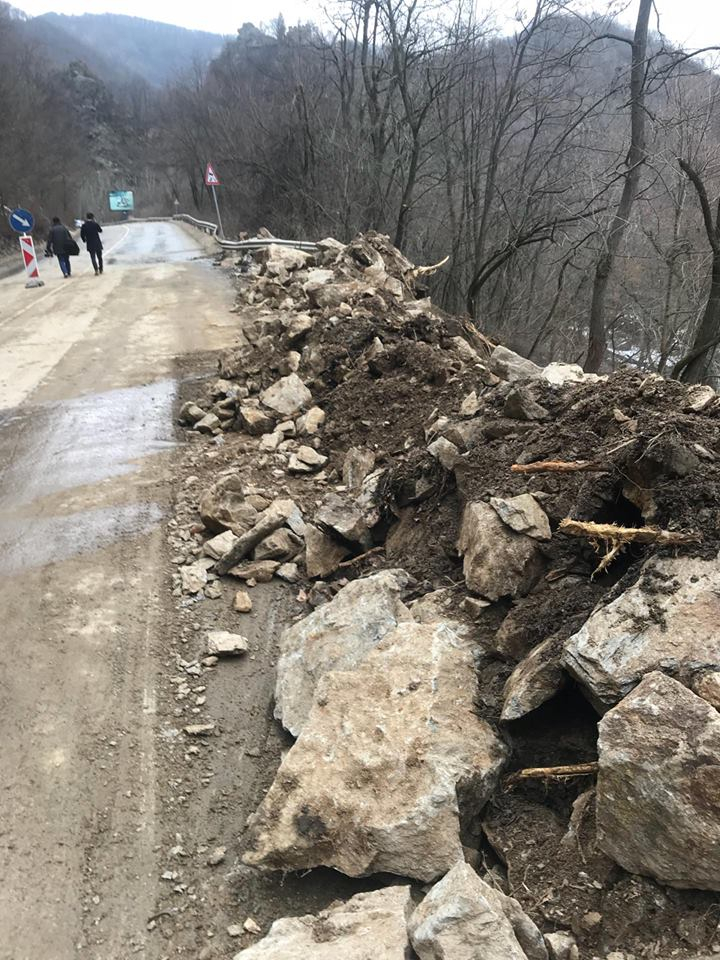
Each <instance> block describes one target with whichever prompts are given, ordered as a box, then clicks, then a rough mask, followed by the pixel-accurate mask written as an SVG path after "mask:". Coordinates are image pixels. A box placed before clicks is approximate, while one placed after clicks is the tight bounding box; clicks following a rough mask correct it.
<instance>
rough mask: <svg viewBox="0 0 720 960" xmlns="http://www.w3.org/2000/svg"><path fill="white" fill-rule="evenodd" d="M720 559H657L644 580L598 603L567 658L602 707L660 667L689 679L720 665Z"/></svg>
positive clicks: (564, 660)
mask: <svg viewBox="0 0 720 960" xmlns="http://www.w3.org/2000/svg"><path fill="white" fill-rule="evenodd" d="M719 623H720V562H719V561H718V559H714V560H693V559H688V558H682V559H681V558H669V559H652V560H649V561H648V562H647V563H646V564H645V566H644V567H643V572H642V575H641V577H640V579H639V580H638V582H637V583H636V584H635V585H634V586H632V587H630V588H629V589H628V590H626V591H625V592H624V593H622V594H621V595H620V596H619V597H618V598H617V599H616V600H613V601H611V602H610V603H608V604H607V605H606V606H602V607H597V608H596V609H595V610H594V611H593V613H592V614H591V616H590V617H589V619H588V620H587V622H586V623H585V624H584V626H582V627H581V628H580V630H578V632H577V633H576V634H574V635H573V636H572V637H570V638H569V640H568V641H567V643H566V645H565V651H564V653H563V657H562V663H563V666H564V667H565V669H566V670H567V671H568V672H569V673H571V674H572V675H573V676H574V677H575V678H576V679H577V680H578V681H579V682H580V683H581V684H582V686H583V687H584V688H585V690H586V691H587V693H588V695H589V697H590V699H591V700H592V702H593V704H594V705H595V706H596V707H597V709H598V710H600V711H601V712H602V711H604V710H607V709H608V707H611V706H612V705H613V704H615V703H617V702H618V701H619V700H621V699H622V698H623V697H624V696H625V695H626V694H627V693H628V692H629V691H630V690H632V688H633V687H634V686H635V684H636V683H638V682H639V681H640V680H641V679H642V677H643V676H644V675H645V674H646V673H649V672H651V671H652V670H664V671H666V672H667V673H671V674H672V675H673V676H676V677H678V678H679V679H681V680H683V681H684V682H688V683H690V682H692V678H693V677H694V676H695V675H696V674H700V673H704V672H706V671H708V670H716V669H719V668H720V630H719V629H718V624H719Z"/></svg>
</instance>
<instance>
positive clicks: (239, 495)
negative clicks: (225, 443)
mask: <svg viewBox="0 0 720 960" xmlns="http://www.w3.org/2000/svg"><path fill="white" fill-rule="evenodd" d="M199 510H200V519H201V520H202V522H203V523H204V524H205V526H206V527H207V528H208V530H211V531H213V533H222V532H223V530H229V529H231V530H233V532H235V533H237V534H240V533H244V532H245V531H246V530H249V529H250V528H251V527H252V526H253V524H254V523H255V521H256V520H257V517H258V511H257V510H256V509H255V508H254V507H253V506H251V504H250V503H248V502H246V500H245V496H244V494H243V483H242V481H241V479H240V477H238V476H229V477H224V478H223V479H222V480H218V482H217V483H214V484H213V485H212V487H210V488H209V489H208V490H206V491H205V493H203V495H202V497H201V498H200V506H199Z"/></svg>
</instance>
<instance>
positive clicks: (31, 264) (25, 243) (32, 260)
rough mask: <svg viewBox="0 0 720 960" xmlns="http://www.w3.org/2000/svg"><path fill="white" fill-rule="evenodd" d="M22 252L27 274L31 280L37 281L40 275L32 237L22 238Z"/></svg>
mask: <svg viewBox="0 0 720 960" xmlns="http://www.w3.org/2000/svg"><path fill="white" fill-rule="evenodd" d="M20 250H21V251H22V255H23V260H24V261H25V272H26V273H27V275H28V277H29V278H30V279H31V280H37V279H38V277H39V276H40V273H39V271H38V262H37V257H36V256H35V244H34V243H33V239H32V237H20Z"/></svg>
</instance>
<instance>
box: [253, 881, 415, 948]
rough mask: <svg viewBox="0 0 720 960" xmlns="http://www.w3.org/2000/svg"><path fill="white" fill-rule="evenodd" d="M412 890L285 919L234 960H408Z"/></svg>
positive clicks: (363, 896)
mask: <svg viewBox="0 0 720 960" xmlns="http://www.w3.org/2000/svg"><path fill="white" fill-rule="evenodd" d="M411 908H412V899H411V896H410V887H409V886H402V887H385V888H383V889H382V890H373V891H371V892H370V893H358V894H356V895H355V896H354V897H352V898H351V899H350V900H348V901H347V903H343V902H342V901H339V902H336V903H334V904H331V906H329V907H328V908H327V910H322V911H321V912H320V913H318V914H317V916H313V915H309V916H305V917H283V918H282V919H280V920H276V921H275V923H273V925H272V927H271V928H270V932H269V933H268V935H267V936H266V937H264V938H263V939H262V940H260V942H259V943H256V944H254V945H253V946H252V947H248V948H247V950H241V951H240V953H236V954H235V957H234V960H340V958H342V960H368V958H369V957H371V956H372V960H407V955H408V938H407V929H406V916H407V914H408V912H409V911H410V910H411Z"/></svg>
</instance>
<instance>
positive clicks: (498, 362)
mask: <svg viewBox="0 0 720 960" xmlns="http://www.w3.org/2000/svg"><path fill="white" fill-rule="evenodd" d="M490 369H491V370H492V372H493V373H494V374H496V376H498V377H500V378H501V379H502V380H509V381H510V382H514V381H515V380H538V379H539V378H540V377H541V376H542V368H541V367H539V366H538V365H537V364H536V363H533V362H532V360H526V359H525V357H521V356H520V354H519V353H514V352H513V351H512V350H508V348H507V347H495V349H494V350H493V352H492V354H491V355H490Z"/></svg>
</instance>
